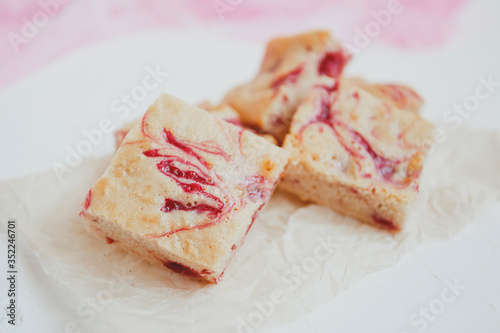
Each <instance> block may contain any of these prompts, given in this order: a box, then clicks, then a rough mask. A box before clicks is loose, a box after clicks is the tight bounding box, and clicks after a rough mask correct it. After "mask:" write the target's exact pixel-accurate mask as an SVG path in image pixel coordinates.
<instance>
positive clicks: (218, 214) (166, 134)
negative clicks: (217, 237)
mask: <svg viewBox="0 0 500 333" xmlns="http://www.w3.org/2000/svg"><path fill="white" fill-rule="evenodd" d="M145 118H146V116H144V118H143V124H142V132H143V134H144V135H145V136H146V137H148V138H150V139H151V140H152V141H153V142H155V143H157V144H158V145H160V147H159V148H155V149H149V150H146V151H144V152H143V154H144V156H147V157H151V158H160V161H159V162H158V163H157V164H156V167H157V169H158V171H160V172H161V173H162V174H164V175H165V176H167V177H169V178H170V179H172V180H173V181H175V182H176V183H177V185H178V186H179V187H180V188H181V189H182V190H183V192H185V193H188V194H197V195H200V196H202V197H203V198H204V199H205V200H203V202H200V203H198V202H197V201H194V202H193V203H191V202H181V201H179V200H177V199H174V198H168V197H167V198H165V204H164V205H163V206H162V207H161V211H162V212H164V213H171V212H174V211H194V212H196V213H197V214H206V219H204V220H203V221H202V222H200V223H198V224H196V225H194V226H192V227H181V228H178V229H175V230H171V231H167V232H164V233H161V234H152V235H147V236H146V237H149V238H158V237H164V236H168V235H170V234H173V233H176V232H179V231H183V230H190V229H202V228H206V227H210V226H213V225H215V224H217V223H219V222H220V221H221V219H222V217H223V216H225V215H226V214H228V213H229V212H230V211H232V210H233V209H234V207H235V206H236V205H237V204H239V205H240V206H241V207H244V205H245V202H244V200H240V202H238V203H237V202H236V200H235V198H234V197H233V196H232V194H231V192H230V191H229V189H228V188H227V186H226V185H225V184H224V182H223V181H222V179H221V178H220V177H219V176H218V175H217V174H216V173H215V172H214V171H213V170H212V166H211V165H210V164H209V163H208V162H207V161H206V160H205V159H204V158H203V157H202V156H201V153H206V154H212V155H219V156H222V157H223V158H224V159H225V160H226V161H228V162H230V163H231V164H234V161H232V160H231V158H230V156H229V155H228V154H227V153H226V152H225V151H223V150H222V149H221V148H220V147H219V146H218V145H216V144H215V143H213V142H202V143H196V142H191V141H187V140H181V139H179V138H176V137H175V136H174V135H173V133H172V132H170V131H167V130H166V129H165V128H163V130H162V131H161V137H162V140H158V138H155V137H154V136H152V135H151V134H150V133H149V132H148V128H147V126H146V121H145ZM242 132H243V130H241V131H240V138H239V142H240V145H241V134H242ZM240 149H241V147H240ZM267 183H268V182H267V179H266V178H264V177H262V176H250V177H247V178H246V179H245V180H244V182H243V186H244V187H245V189H246V190H247V193H248V196H249V199H250V200H251V201H253V202H262V201H264V202H265V201H267V199H268V197H269V195H270V193H271V187H272V186H268V184H267ZM209 188H214V189H217V190H218V191H217V192H220V193H221V194H220V195H219V196H217V195H215V194H212V193H213V191H210V192H212V193H210V192H209V191H208V189H209Z"/></svg>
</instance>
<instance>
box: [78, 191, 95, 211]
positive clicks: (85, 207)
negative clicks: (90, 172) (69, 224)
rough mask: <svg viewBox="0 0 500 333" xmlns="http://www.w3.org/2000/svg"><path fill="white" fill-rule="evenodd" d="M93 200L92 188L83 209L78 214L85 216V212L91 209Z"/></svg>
mask: <svg viewBox="0 0 500 333" xmlns="http://www.w3.org/2000/svg"><path fill="white" fill-rule="evenodd" d="M91 200H92V189H90V190H89V191H88V192H87V196H86V197H85V202H84V203H83V206H82V211H81V212H80V214H78V215H80V216H83V214H84V213H85V212H86V211H87V209H89V206H90V201H91Z"/></svg>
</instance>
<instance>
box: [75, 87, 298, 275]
mask: <svg viewBox="0 0 500 333" xmlns="http://www.w3.org/2000/svg"><path fill="white" fill-rule="evenodd" d="M287 159H288V153H287V152H286V151H285V150H284V149H282V148H279V147H277V146H276V145H273V144H271V143H269V142H268V141H266V140H265V139H263V138H261V137H259V136H257V135H255V134H253V133H251V132H250V131H247V130H244V129H242V128H241V127H238V126H235V125H233V124H230V123H228V122H226V121H223V120H221V119H220V118H217V117H214V116H213V115H211V114H210V113H209V112H207V111H205V110H202V109H200V108H198V107H195V106H191V105H189V104H187V103H185V102H183V101H181V100H179V99H177V98H174V97H172V96H169V95H165V94H163V95H162V96H161V97H160V98H158V100H157V101H156V102H155V103H154V105H153V106H151V107H150V108H149V110H148V111H147V112H146V114H145V115H144V117H143V118H142V120H141V121H140V122H139V123H137V124H135V125H134V126H133V127H132V129H131V130H130V132H129V133H128V134H127V135H126V137H125V139H124V141H123V143H122V144H121V146H120V148H119V149H118V151H117V153H116V155H115V156H114V158H113V160H112V161H111V163H110V165H109V167H108V169H107V170H106V171H105V173H104V175H103V176H102V177H101V178H100V179H99V180H98V181H97V182H96V183H95V184H94V185H93V186H92V188H91V189H90V191H89V192H88V195H87V198H86V200H85V202H84V206H83V210H82V212H81V213H80V215H81V216H83V218H84V219H85V220H86V221H87V222H88V224H89V226H90V229H91V230H92V231H93V232H94V233H95V234H96V235H98V236H100V237H102V238H105V239H106V240H107V241H108V242H109V243H116V244H119V245H120V246H122V247H123V248H125V249H127V250H129V251H133V252H135V253H137V254H139V255H142V256H144V257H145V258H147V259H149V260H150V261H155V262H159V263H161V264H163V265H164V266H166V267H167V268H169V269H171V270H173V271H175V272H178V273H181V274H184V275H187V276H191V277H195V278H199V279H203V280H206V281H208V282H212V283H217V281H218V280H219V279H220V278H221V276H222V274H223V273H224V270H225V268H226V266H227V264H228V262H229V261H230V259H231V258H232V257H233V255H234V253H235V251H236V250H237V249H238V248H239V247H240V246H241V245H242V242H243V238H244V236H245V235H246V233H247V232H248V230H249V228H250V226H251V225H252V223H253V221H254V220H255V218H256V216H257V214H258V212H259V210H260V209H262V207H263V206H264V205H265V204H266V203H267V201H268V200H269V198H270V196H271V193H272V192H273V190H274V188H275V186H276V184H277V182H278V179H279V178H280V175H281V174H282V172H283V170H284V167H285V165H286V163H287Z"/></svg>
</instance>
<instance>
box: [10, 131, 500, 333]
mask: <svg viewBox="0 0 500 333" xmlns="http://www.w3.org/2000/svg"><path fill="white" fill-rule="evenodd" d="M448 134H449V136H448V139H447V140H446V141H445V142H443V143H438V144H437V145H436V147H435V150H434V151H433V152H432V154H431V155H430V157H429V160H428V162H427V164H426V167H425V169H424V173H423V180H422V184H421V186H420V192H421V194H420V196H419V198H418V200H417V202H416V203H415V204H414V206H413V207H412V211H411V214H410V216H409V217H408V219H407V222H406V225H405V228H404V230H403V231H402V232H401V233H400V234H398V235H396V236H392V235H390V234H389V233H387V232H384V231H381V230H378V229H375V228H372V227H370V226H367V225H363V224H361V223H359V222H357V221H355V220H353V219H351V218H346V217H344V216H341V215H339V214H336V213H335V212H333V211H331V210H329V209H328V208H325V207H320V206H316V205H310V204H306V203H303V202H300V201H299V200H297V199H296V198H294V197H293V196H290V195H288V194H285V193H283V192H280V191H277V192H276V193H275V194H274V195H273V198H272V199H271V201H270V203H269V204H268V205H267V207H266V208H265V209H264V210H263V211H262V212H261V214H260V216H259V217H258V219H257V221H256V222H255V224H254V226H253V228H252V229H251V231H250V232H249V234H248V237H247V239H246V242H245V244H244V246H243V247H242V248H241V249H240V250H239V251H238V252H237V254H236V256H235V257H234V259H233V261H232V262H231V264H230V266H229V267H228V269H227V271H226V274H225V276H224V279H223V280H222V281H221V282H220V284H219V285H205V284H202V283H199V282H195V281H191V280H190V279H188V278H185V277H183V276H179V275H177V274H175V273H171V272H170V271H168V270H166V269H164V268H163V267H162V266H160V265H152V264H149V263H147V262H145V261H144V260H142V259H141V258H140V257H138V256H137V255H134V254H128V253H126V252H124V251H122V250H121V249H120V248H119V246H117V245H116V244H112V245H108V244H106V243H105V242H103V241H102V240H99V239H96V238H94V237H93V236H91V235H89V234H87V232H86V228H85V225H84V223H83V221H82V220H81V219H80V218H79V217H78V212H79V210H80V204H81V202H82V201H83V199H84V198H85V195H86V193H87V191H88V189H89V188H90V186H91V185H92V184H93V182H94V181H95V180H96V179H97V178H98V177H99V176H100V175H101V174H102V173H103V171H104V169H105V168H106V166H107V164H108V163H109V161H110V159H111V156H109V157H106V158H101V159H97V160H86V161H84V162H83V163H82V164H81V165H80V166H78V167H77V168H75V169H74V171H73V172H72V173H71V174H70V175H66V176H65V178H64V181H62V182H60V181H58V180H57V178H56V176H55V175H54V173H53V172H52V171H48V172H46V173H43V174H38V175H33V176H29V177H27V178H24V179H20V180H14V181H9V182H4V183H2V184H1V189H0V212H1V213H2V215H4V216H3V217H15V218H16V219H17V220H18V221H19V223H18V227H19V228H20V230H21V232H22V233H23V235H24V236H25V237H26V238H27V239H28V241H29V244H30V246H31V247H32V249H33V250H34V251H35V252H36V255H37V257H38V258H39V260H40V263H41V265H42V267H43V269H44V271H45V272H46V273H47V274H49V275H51V276H53V277H54V278H56V279H57V280H59V281H60V282H61V283H63V284H64V285H66V286H67V287H69V288H70V289H72V290H74V291H75V292H76V293H77V294H78V295H79V296H80V297H81V300H82V304H83V305H82V308H81V309H75V311H76V312H77V313H78V315H79V316H80V318H81V322H82V323H83V324H84V325H89V327H92V322H93V321H94V320H99V318H102V317H105V318H106V322H107V324H108V325H113V326H115V327H117V329H118V328H119V329H120V331H125V332H126V331H145V330H146V329H148V328H150V329H152V328H157V329H158V328H161V331H162V332H177V331H181V330H182V331H195V332H223V331H233V332H236V331H240V332H251V331H252V330H254V329H255V328H270V327H275V326H278V325H284V324H287V323H290V322H293V321H295V320H298V319H299V318H301V317H303V316H305V315H306V314H308V313H309V312H311V311H313V310H314V309H316V308H318V307H319V306H321V305H323V304H324V303H325V302H327V301H328V300H330V299H332V298H333V297H335V296H336V295H337V294H339V292H340V291H342V290H345V289H347V288H349V287H351V286H352V285H353V284H354V283H356V282H357V281H359V280H360V279H362V278H363V277H365V276H367V275H368V274H370V273H373V272H376V271H379V270H382V269H384V268H387V267H390V266H392V265H394V264H395V263H396V262H397V261H398V260H400V259H401V257H402V256H403V255H404V254H405V253H407V252H409V251H411V250H412V249H414V248H415V247H416V246H418V245H420V244H422V243H426V242H431V241H437V240H446V239H450V238H451V237H453V236H454V235H456V234H457V233H458V231H459V230H460V229H461V228H462V227H463V226H464V225H465V224H467V223H472V222H473V221H474V218H475V215H476V214H478V213H479V211H480V210H481V207H482V206H483V204H484V203H485V202H486V201H487V200H495V201H500V176H499V170H500V134H499V133H492V132H480V131H471V130H467V129H460V130H458V131H451V132H450V133H448ZM89 298H90V299H96V300H97V301H98V302H100V303H98V304H99V305H100V307H99V309H100V310H99V311H97V315H96V316H95V318H94V317H93V316H91V315H90V314H88V313H85V311H84V310H85V306H86V304H87V303H86V302H88V300H89ZM91 317H92V318H91Z"/></svg>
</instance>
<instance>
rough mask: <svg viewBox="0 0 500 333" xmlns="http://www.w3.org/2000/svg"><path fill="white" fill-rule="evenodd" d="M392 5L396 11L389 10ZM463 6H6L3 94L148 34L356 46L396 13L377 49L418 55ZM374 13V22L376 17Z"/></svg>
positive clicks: (248, 2) (446, 34)
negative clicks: (86, 53) (77, 53)
mask: <svg viewBox="0 0 500 333" xmlns="http://www.w3.org/2000/svg"><path fill="white" fill-rule="evenodd" d="M394 1H396V3H394ZM465 2H467V0H440V1H436V0H418V1H415V0H414V1H412V0H399V1H398V0H354V1H345V0H274V1H270V0H268V1H265V0H170V1H165V0H106V1H104V0H3V1H2V2H1V3H0V34H1V35H2V36H4V38H1V39H0V73H1V75H0V88H3V87H6V86H8V85H10V84H12V83H14V82H15V81H17V80H19V79H20V78H22V77H23V76H25V75H27V74H29V73H30V72H32V71H34V70H36V69H38V68H40V67H42V66H43V65H45V64H47V63H50V62H52V61H54V60H57V59H58V58H60V57H61V56H63V55H65V54H67V53H68V52H71V51H73V50H75V49H77V48H80V47H82V46H85V45H89V44H91V43H96V42H101V41H104V40H106V39H108V38H111V37H113V36H117V35H120V34H125V33H131V32H139V31H143V30H146V29H171V28H180V27H183V28H191V29H198V30H201V29H202V30H203V31H208V32H211V33H214V34H218V35H224V36H230V37H235V38H243V39H248V40H252V41H257V42H264V41H265V40H267V39H269V38H270V37H273V36H276V35H279V34H292V33H295V32H298V31H301V30H307V29H311V28H326V29H330V30H332V31H334V32H335V34H336V35H337V36H338V37H340V38H341V39H342V40H343V41H344V42H347V43H350V42H351V41H353V40H354V38H355V36H356V33H357V31H359V30H356V29H360V30H364V28H365V27H366V26H367V24H368V23H369V22H370V21H373V20H375V16H374V15H377V14H376V13H380V11H384V10H388V7H389V6H394V5H395V4H397V5H398V7H397V8H398V14H397V15H393V16H392V17H391V18H390V19H391V23H390V25H388V26H387V27H384V28H382V29H381V31H380V33H379V34H378V35H377V38H376V40H373V43H370V46H371V45H374V44H375V43H384V44H389V45H392V46H396V47H404V48H412V49H416V48H418V49H422V48H429V47H436V46H439V45H440V44H442V43H444V42H446V40H447V39H449V38H450V37H451V35H452V34H453V31H454V30H453V27H454V24H455V21H456V17H457V13H458V12H459V11H460V8H461V7H462V6H463V5H464V3H465ZM374 13H375V14H374Z"/></svg>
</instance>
